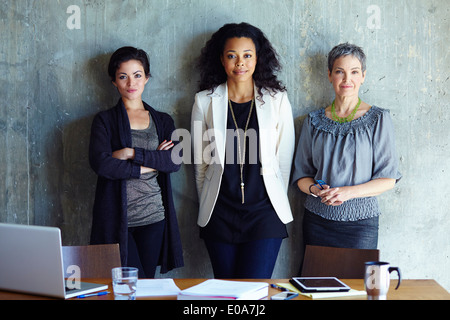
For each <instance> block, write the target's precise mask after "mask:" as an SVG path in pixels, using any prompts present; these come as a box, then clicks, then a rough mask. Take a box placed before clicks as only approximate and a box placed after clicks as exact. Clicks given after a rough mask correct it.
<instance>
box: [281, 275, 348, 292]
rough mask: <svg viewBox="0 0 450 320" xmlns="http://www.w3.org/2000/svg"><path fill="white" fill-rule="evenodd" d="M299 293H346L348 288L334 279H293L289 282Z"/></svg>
mask: <svg viewBox="0 0 450 320" xmlns="http://www.w3.org/2000/svg"><path fill="white" fill-rule="evenodd" d="M289 281H290V282H291V284H292V285H293V286H294V287H296V288H297V289H298V290H300V291H301V292H346V291H349V290H350V287H349V286H347V285H346V284H345V283H343V282H342V281H340V280H339V279H337V278H335V277H294V278H292V279H291V280H289Z"/></svg>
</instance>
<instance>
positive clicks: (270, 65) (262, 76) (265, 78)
mask: <svg viewBox="0 0 450 320" xmlns="http://www.w3.org/2000/svg"><path fill="white" fill-rule="evenodd" d="M231 38H250V39H252V41H253V43H254V44H255V48H256V56H257V58H258V62H257V64H256V69H255V72H254V74H253V80H254V81H255V85H256V88H257V89H258V93H259V94H260V95H262V93H261V90H262V89H266V90H269V91H271V92H273V93H276V92H279V91H286V87H285V86H284V85H283V84H282V83H281V81H279V80H278V79H277V75H276V73H277V72H279V71H280V70H281V64H280V62H279V61H278V54H277V53H276V51H275V49H274V48H273V47H272V45H271V44H270V42H269V40H268V39H267V38H266V36H265V35H264V33H263V32H262V31H261V30H260V29H258V28H257V27H254V26H252V25H250V24H248V23H245V22H242V23H240V24H236V23H230V24H225V25H224V26H223V27H221V28H220V29H219V30H218V31H217V32H215V33H214V34H213V35H212V37H211V39H210V40H209V41H208V42H207V43H206V45H205V47H204V48H203V49H202V51H201V55H200V57H199V59H198V64H197V67H198V68H199V70H200V84H199V87H200V91H203V90H211V92H214V90H215V89H216V88H217V86H219V85H221V84H222V83H224V82H226V81H227V74H226V73H225V69H224V67H223V65H222V62H221V60H220V58H221V56H222V55H223V50H224V49H225V44H226V42H227V40H228V39H231Z"/></svg>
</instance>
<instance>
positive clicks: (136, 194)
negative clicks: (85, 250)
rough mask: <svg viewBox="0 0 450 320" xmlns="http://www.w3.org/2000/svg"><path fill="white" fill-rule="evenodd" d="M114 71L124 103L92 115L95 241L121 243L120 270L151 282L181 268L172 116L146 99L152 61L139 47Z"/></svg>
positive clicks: (123, 55)
mask: <svg viewBox="0 0 450 320" xmlns="http://www.w3.org/2000/svg"><path fill="white" fill-rule="evenodd" d="M108 73H109V76H110V78H111V81H112V83H113V85H114V86H115V87H116V88H117V90H118V92H119V93H120V95H121V98H120V100H119V102H118V103H117V105H116V106H115V107H113V108H111V109H109V110H106V111H103V112H100V113H99V114H97V115H96V117H95V118H94V121H93V123H92V129H91V140H90V146H89V161H90V164H91V167H92V169H93V170H94V171H95V172H96V173H97V175H98V181H97V190H96V194H95V202H94V212H93V221H92V232H91V244H107V243H119V244H120V253H121V261H122V266H130V267H137V268H139V277H140V278H153V277H154V275H155V270H156V267H157V265H161V273H166V272H167V271H170V270H171V269H173V268H177V267H181V266H183V257H182V249H181V241H180V235H179V231H178V223H177V217H176V213H175V207H174V203H173V199H172V188H171V182H170V173H173V172H176V171H178V170H179V168H180V165H177V164H175V163H174V162H173V161H172V157H171V149H172V148H173V146H174V144H173V142H172V141H171V139H172V138H171V137H172V133H173V132H174V130H175V126H174V122H173V120H172V118H171V117H170V116H169V115H168V114H166V113H162V112H158V111H156V110H155V109H153V108H152V107H150V106H149V105H148V104H147V103H145V102H144V101H142V93H143V92H144V89H145V85H146V84H147V82H148V80H149V78H150V64H149V61H148V56H147V54H146V53H145V52H144V51H143V50H139V49H136V48H133V47H123V48H120V49H118V50H117V51H116V52H114V54H113V55H112V57H111V60H110V62H109V67H108Z"/></svg>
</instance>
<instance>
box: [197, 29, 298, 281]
mask: <svg viewBox="0 0 450 320" xmlns="http://www.w3.org/2000/svg"><path fill="white" fill-rule="evenodd" d="M198 68H199V70H200V76H201V80H200V90H201V92H199V93H197V94H196V96H195V103H194V106H193V110H192V132H196V131H200V130H201V135H200V137H201V138H202V139H199V140H195V139H194V142H193V144H194V145H193V149H194V164H195V166H194V168H195V178H196V185H197V192H198V197H199V203H200V208H199V217H198V224H199V226H200V227H201V228H200V236H201V238H203V239H204V241H205V244H206V247H207V249H208V253H209V256H210V259H211V262H212V267H213V270H214V276H215V277H216V278H270V277H271V276H272V272H273V269H274V266H275V262H276V259H277V256H278V252H279V249H280V246H281V243H282V239H283V238H286V237H287V236H288V234H287V230H286V224H287V223H289V222H291V221H292V219H293V218H292V213H291V209H290V205H289V201H288V198H287V187H288V182H289V175H290V170H291V164H292V158H293V153H294V144H295V134H294V123H293V118H292V111H291V105H290V103H289V99H288V97H287V94H286V89H285V87H284V86H283V85H282V84H281V82H280V81H279V80H278V79H277V76H276V72H278V71H279V70H280V69H281V68H280V64H279V61H278V57H277V54H276V52H275V50H274V48H273V47H272V45H271V44H270V42H269V41H268V40H267V38H266V36H265V35H264V33H263V32H262V31H261V30H260V29H258V28H256V27H254V26H252V25H249V24H247V23H241V24H227V25H224V26H223V27H222V28H220V29H219V30H218V31H217V32H216V33H214V34H213V35H212V37H211V39H210V40H209V41H208V42H207V44H206V46H205V47H204V48H203V50H202V53H201V57H200V59H199V64H198Z"/></svg>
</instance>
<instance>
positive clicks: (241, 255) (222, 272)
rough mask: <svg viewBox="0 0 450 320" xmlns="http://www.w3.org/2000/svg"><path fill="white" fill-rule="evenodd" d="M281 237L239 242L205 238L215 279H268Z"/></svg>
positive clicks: (270, 275) (278, 249) (273, 265)
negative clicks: (231, 242)
mask: <svg viewBox="0 0 450 320" xmlns="http://www.w3.org/2000/svg"><path fill="white" fill-rule="evenodd" d="M282 240H283V239H262V240H255V241H250V242H246V243H240V244H229V243H223V242H214V241H210V240H205V244H206V248H207V249H208V253H209V257H210V259H211V264H212V267H213V271H214V278H217V279H270V278H271V277H272V272H273V269H274V267H275V262H276V261H277V256H278V252H279V251H280V247H281V242H282Z"/></svg>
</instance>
